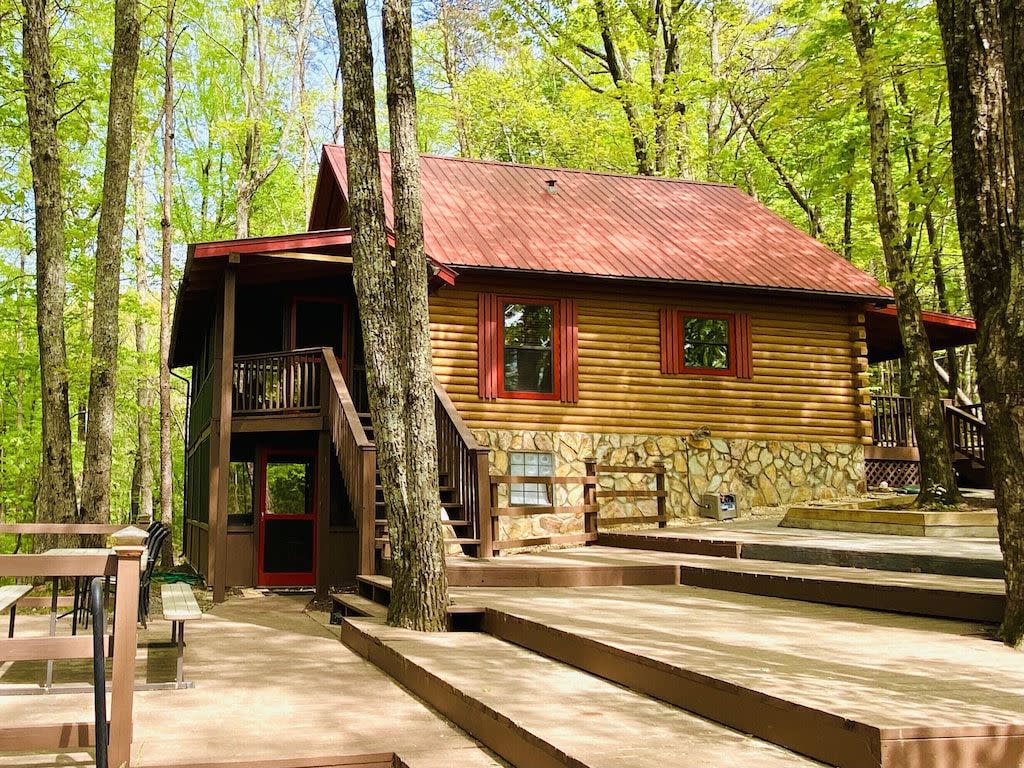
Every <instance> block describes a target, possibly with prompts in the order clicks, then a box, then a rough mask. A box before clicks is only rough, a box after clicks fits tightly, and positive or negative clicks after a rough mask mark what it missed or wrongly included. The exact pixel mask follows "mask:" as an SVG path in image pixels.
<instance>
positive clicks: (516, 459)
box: [509, 451, 554, 506]
mask: <svg viewBox="0 0 1024 768" xmlns="http://www.w3.org/2000/svg"><path fill="white" fill-rule="evenodd" d="M553 467H554V459H553V457H552V455H551V454H550V453H533V452H527V451H514V452H512V453H510V454H509V474H511V475H528V476H531V477H550V476H551V475H553V474H554V472H553ZM549 489H550V486H547V485H542V484H541V483H512V484H511V486H510V488H509V503H511V504H512V505H513V506H526V505H530V504H539V505H542V506H547V505H549V504H551V497H550V494H549Z"/></svg>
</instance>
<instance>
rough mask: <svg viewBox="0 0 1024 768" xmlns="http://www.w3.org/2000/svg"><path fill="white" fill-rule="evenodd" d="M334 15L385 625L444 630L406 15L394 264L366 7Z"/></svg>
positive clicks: (397, 59)
mask: <svg viewBox="0 0 1024 768" xmlns="http://www.w3.org/2000/svg"><path fill="white" fill-rule="evenodd" d="M334 11H335V17H336V20H337V26H338V40H339V44H340V48H341V71H342V83H343V98H344V105H343V119H344V127H345V142H346V165H347V173H348V183H349V208H350V215H351V219H352V225H353V239H352V255H353V261H354V267H353V269H354V278H355V287H356V295H357V297H358V299H359V316H360V319H361V323H362V328H363V338H364V339H365V353H366V361H367V387H368V390H369V394H370V411H371V414H372V420H373V429H374V436H375V439H376V441H377V447H378V465H379V469H380V475H381V484H382V486H383V489H384V501H385V507H386V511H387V518H388V529H389V536H390V539H391V546H392V568H393V590H392V604H391V606H390V607H389V609H388V622H389V623H391V624H393V625H397V626H403V627H409V628H412V629H418V630H428V631H429V630H433V631H440V630H443V629H444V628H445V626H446V622H447V615H446V614H447V603H448V589H447V586H448V585H447V575H446V572H445V567H444V543H443V533H442V530H441V514H440V501H439V496H438V489H437V461H436V444H434V443H433V440H432V438H433V429H432V426H433V421H432V416H431V417H430V419H429V421H430V426H429V427H427V426H426V424H425V422H426V421H428V419H425V418H424V413H423V411H424V409H425V405H426V404H428V403H432V395H430V396H428V395H427V394H426V392H425V386H426V385H429V384H430V379H429V371H430V357H429V353H430V347H429V340H426V342H425V343H424V339H423V335H422V334H424V333H425V331H426V328H427V322H426V319H427V315H426V263H425V259H424V258H423V244H422V228H421V222H420V216H419V211H420V206H419V195H418V192H419V190H418V186H419V185H418V178H417V175H418V174H417V172H416V169H415V164H416V163H417V162H418V160H417V158H416V151H417V144H416V139H415V129H414V122H410V121H412V120H414V115H415V112H414V111H413V112H412V115H410V113H409V110H415V97H414V91H413V90H412V88H413V86H412V80H411V53H410V52H408V51H407V50H406V46H407V38H408V35H409V31H408V30H406V31H405V32H404V33H403V31H402V27H403V25H404V24H406V23H408V19H407V18H406V17H407V15H408V12H409V11H408V6H406V7H405V8H403V7H402V4H397V5H391V6H390V8H389V4H388V3H385V16H386V17H388V21H386V23H385V27H386V31H385V39H386V43H385V45H386V47H390V48H391V50H390V51H389V54H388V56H389V60H388V64H387V69H388V80H389V86H388V102H389V115H391V114H394V115H395V117H394V118H392V119H393V122H392V126H391V128H392V134H393V139H392V141H393V142H394V144H393V150H394V151H395V152H394V155H393V158H392V160H393V164H394V171H393V173H396V174H397V175H398V176H399V177H400V178H398V179H396V180H395V181H394V191H395V193H396V198H395V214H396V233H395V234H396V252H395V262H394V264H392V254H391V252H390V250H389V248H388V243H387V238H386V233H385V227H384V204H383V198H382V190H381V181H380V179H381V177H380V168H379V160H378V157H379V156H378V148H377V126H376V121H375V114H376V109H375V106H376V105H375V97H374V87H373V54H372V49H371V42H370V30H369V24H368V21H367V17H366V4H365V2H364V0H334ZM403 38H405V39H404V40H403ZM395 46H397V50H396V49H395ZM394 134H397V135H398V136H397V138H396V137H395V136H394ZM410 155H411V157H412V160H410ZM410 165H412V167H410ZM399 239H400V240H401V243H402V244H401V246H398V240H399ZM421 280H422V284H420V281H421ZM429 409H431V410H432V405H430V406H429ZM411 453H420V454H422V455H419V456H412V455H410V454H411ZM431 462H432V463H431Z"/></svg>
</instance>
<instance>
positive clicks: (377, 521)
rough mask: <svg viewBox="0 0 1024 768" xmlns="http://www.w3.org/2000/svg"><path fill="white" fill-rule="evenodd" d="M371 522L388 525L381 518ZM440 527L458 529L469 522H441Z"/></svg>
mask: <svg viewBox="0 0 1024 768" xmlns="http://www.w3.org/2000/svg"><path fill="white" fill-rule="evenodd" d="M373 522H374V523H376V524H377V525H387V524H388V521H387V520H384V519H381V518H377V519H376V520H374V521H373ZM441 525H450V526H452V527H453V528H458V527H460V526H463V525H469V520H442V521H441Z"/></svg>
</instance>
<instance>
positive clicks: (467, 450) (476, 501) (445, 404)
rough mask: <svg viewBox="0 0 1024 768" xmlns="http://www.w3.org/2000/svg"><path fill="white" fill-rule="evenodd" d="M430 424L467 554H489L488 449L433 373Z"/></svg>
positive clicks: (491, 527)
mask: <svg viewBox="0 0 1024 768" xmlns="http://www.w3.org/2000/svg"><path fill="white" fill-rule="evenodd" d="M434 424H435V426H436V429H437V461H438V469H439V471H440V472H441V473H443V474H445V475H447V477H448V483H449V485H451V486H452V487H453V488H454V489H455V496H456V498H455V501H456V502H457V503H459V504H461V505H462V513H463V516H464V519H466V520H467V521H469V524H470V528H469V530H468V531H467V532H466V538H468V539H470V540H475V541H477V542H479V543H477V544H467V545H466V546H465V547H464V550H465V549H466V548H467V547H468V548H469V550H470V554H472V550H473V549H475V554H477V555H478V556H480V557H489V556H490V555H491V551H492V547H491V541H492V538H493V535H492V531H493V526H492V522H491V516H490V512H491V486H490V482H489V479H488V475H489V474H490V471H491V470H490V450H489V449H488V448H486V447H485V446H482V445H480V443H478V442H477V441H476V438H475V437H473V433H472V432H471V431H470V429H469V427H468V426H467V425H466V422H465V421H463V420H462V416H461V415H460V414H459V412H458V410H457V409H456V408H455V404H454V403H453V402H452V399H451V398H450V397H449V396H448V393H447V392H446V391H445V388H444V387H443V386H442V385H441V382H440V381H439V380H438V378H437V377H436V376H435V377H434Z"/></svg>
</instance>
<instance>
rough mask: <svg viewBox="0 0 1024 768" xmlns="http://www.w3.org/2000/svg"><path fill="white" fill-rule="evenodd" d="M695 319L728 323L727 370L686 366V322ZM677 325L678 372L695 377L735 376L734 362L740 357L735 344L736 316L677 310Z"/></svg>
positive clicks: (722, 313) (723, 313) (727, 313)
mask: <svg viewBox="0 0 1024 768" xmlns="http://www.w3.org/2000/svg"><path fill="white" fill-rule="evenodd" d="M691 317H695V318H701V319H705V320H725V321H727V322H728V323H729V334H728V344H729V367H728V368H693V367H691V366H688V365H687V364H686V355H685V353H684V351H683V350H684V348H685V347H686V320H687V319H688V318H691ZM677 322H678V323H679V344H678V345H677V346H676V354H677V355H678V356H679V372H680V373H686V374H691V375H695V376H736V362H737V358H738V357H739V355H740V349H739V345H738V344H737V343H736V314H735V313H733V312H692V311H690V310H688V309H681V310H679V316H678V318H677Z"/></svg>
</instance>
